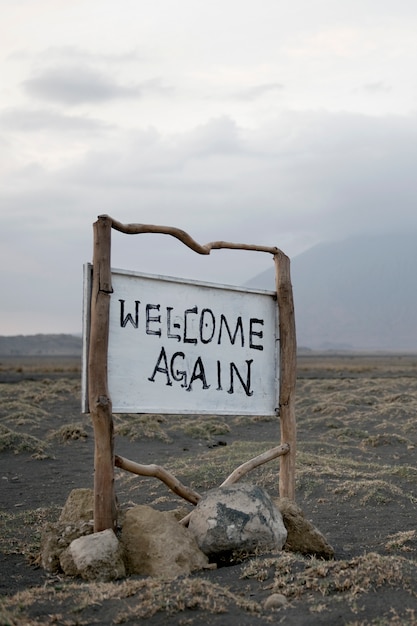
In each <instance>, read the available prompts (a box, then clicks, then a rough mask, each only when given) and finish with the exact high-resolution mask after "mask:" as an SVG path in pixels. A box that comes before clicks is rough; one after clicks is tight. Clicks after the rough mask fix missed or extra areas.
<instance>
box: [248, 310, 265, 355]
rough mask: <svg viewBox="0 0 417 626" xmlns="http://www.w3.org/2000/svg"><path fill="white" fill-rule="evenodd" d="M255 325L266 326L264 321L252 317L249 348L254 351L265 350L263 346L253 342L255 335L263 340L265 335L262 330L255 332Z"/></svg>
mask: <svg viewBox="0 0 417 626" xmlns="http://www.w3.org/2000/svg"><path fill="white" fill-rule="evenodd" d="M254 324H261V326H263V325H264V321H263V320H258V319H257V318H256V317H251V318H250V320H249V348H253V350H263V349H264V347H263V346H261V345H260V344H258V343H256V344H255V343H253V341H252V337H253V335H255V336H256V337H259V338H260V339H263V336H264V333H263V331H262V330H258V331H256V330H254V329H253V326H254Z"/></svg>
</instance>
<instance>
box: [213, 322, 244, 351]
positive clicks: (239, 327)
mask: <svg viewBox="0 0 417 626" xmlns="http://www.w3.org/2000/svg"><path fill="white" fill-rule="evenodd" d="M223 326H225V328H226V330H227V334H228V335H229V339H230V343H231V344H232V345H234V344H235V341H236V337H237V333H238V331H239V330H240V337H241V343H242V348H243V346H244V345H245V340H244V336H243V324H242V318H241V317H240V316H239V317H238V318H237V320H236V328H235V332H234V334H233V336H232V333H231V331H230V328H229V324H228V323H227V319H226V316H225V315H223V313H222V314H221V316H220V330H219V339H218V341H217V343H218V344H219V345H220V343H221V340H222V329H223Z"/></svg>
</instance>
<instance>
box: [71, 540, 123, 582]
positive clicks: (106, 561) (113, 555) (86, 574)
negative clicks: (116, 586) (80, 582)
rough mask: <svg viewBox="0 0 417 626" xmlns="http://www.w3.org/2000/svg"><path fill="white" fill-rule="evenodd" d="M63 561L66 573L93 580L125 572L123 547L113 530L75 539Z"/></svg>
mask: <svg viewBox="0 0 417 626" xmlns="http://www.w3.org/2000/svg"><path fill="white" fill-rule="evenodd" d="M60 564H61V567H62V569H63V571H64V573H65V574H67V575H70V576H75V575H79V576H81V578H83V579H84V580H90V581H91V580H96V581H102V582H109V581H111V580H116V579H118V578H123V577H124V576H125V575H126V569H125V565H124V561H123V550H122V547H121V545H120V543H119V541H118V539H117V537H116V535H115V534H114V532H113V531H112V530H110V529H108V530H103V531H101V532H99V533H93V534H92V535H87V536H86V537H79V538H78V539H74V541H72V542H71V544H70V545H69V546H68V548H67V549H66V550H65V552H63V553H62V555H61V558H60Z"/></svg>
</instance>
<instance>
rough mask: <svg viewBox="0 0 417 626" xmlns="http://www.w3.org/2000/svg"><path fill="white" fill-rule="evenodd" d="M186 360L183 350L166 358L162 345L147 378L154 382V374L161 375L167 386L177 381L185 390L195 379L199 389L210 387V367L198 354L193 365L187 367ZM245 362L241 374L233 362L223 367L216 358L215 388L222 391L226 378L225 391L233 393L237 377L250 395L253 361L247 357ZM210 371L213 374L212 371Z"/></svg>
mask: <svg viewBox="0 0 417 626" xmlns="http://www.w3.org/2000/svg"><path fill="white" fill-rule="evenodd" d="M186 361H187V359H186V356H185V354H184V352H175V353H174V354H173V355H172V357H171V358H168V356H167V353H166V350H165V348H164V347H163V348H162V349H161V352H160V353H159V357H158V360H157V362H156V365H155V367H154V370H153V373H152V376H150V377H149V378H148V380H149V381H151V382H155V378H156V376H157V375H159V376H161V375H162V378H163V379H164V380H165V384H166V385H168V387H172V385H173V382H176V383H179V384H180V386H181V387H182V388H183V389H185V390H186V391H192V389H193V384H194V383H195V382H196V381H200V385H201V389H203V390H206V389H210V387H211V382H210V380H209V378H208V375H207V372H208V371H209V370H210V368H207V366H205V365H204V361H203V359H202V357H201V356H198V357H197V358H196V360H195V362H194V364H193V366H192V367H191V368H188V369H187V364H186ZM245 363H246V371H245V374H244V375H243V374H241V372H240V371H239V369H238V367H237V365H236V364H235V363H233V362H230V363H228V364H227V365H226V368H225V367H224V365H222V363H221V361H219V360H217V361H216V365H215V373H214V380H215V384H216V385H217V387H216V390H217V391H222V390H223V380H224V379H227V387H228V389H226V391H227V393H235V379H237V380H238V381H239V382H240V385H241V386H242V388H243V390H244V392H245V394H246V395H247V396H252V395H253V391H252V389H251V373H252V372H251V365H252V363H253V359H248V360H246V361H245ZM184 368H186V369H184ZM224 369H226V373H225V372H224ZM210 373H211V375H213V372H210Z"/></svg>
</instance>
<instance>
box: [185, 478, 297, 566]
mask: <svg viewBox="0 0 417 626" xmlns="http://www.w3.org/2000/svg"><path fill="white" fill-rule="evenodd" d="M189 530H190V532H191V533H192V535H193V536H194V537H195V539H196V541H197V544H198V545H199V547H200V549H201V550H202V551H203V552H204V554H206V555H207V556H209V558H210V559H211V560H214V561H219V560H224V559H226V560H227V559H228V558H233V556H234V555H235V554H239V553H243V554H247V555H249V554H261V553H265V552H274V553H275V552H278V551H280V550H282V548H283V546H284V544H285V541H286V538H287V530H286V528H285V526H284V523H283V520H282V515H281V513H280V511H279V509H278V508H277V507H276V506H275V505H274V503H273V501H272V499H271V497H270V496H269V495H268V493H267V492H266V491H265V490H264V489H263V488H262V487H258V486H257V485H252V484H247V483H239V484H237V485H229V486H225V487H219V488H217V489H212V490H210V491H208V492H207V493H206V494H205V495H204V496H203V497H202V499H201V500H200V501H199V503H198V504H197V506H196V508H195V509H194V510H193V511H192V513H191V516H190V523H189Z"/></svg>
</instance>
